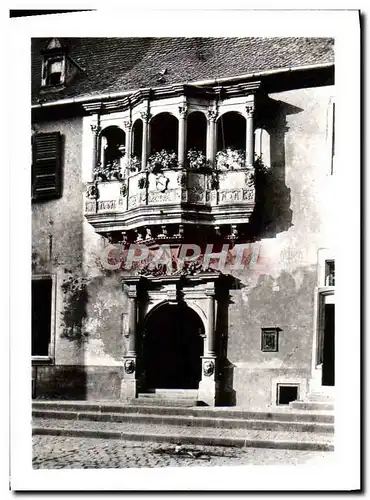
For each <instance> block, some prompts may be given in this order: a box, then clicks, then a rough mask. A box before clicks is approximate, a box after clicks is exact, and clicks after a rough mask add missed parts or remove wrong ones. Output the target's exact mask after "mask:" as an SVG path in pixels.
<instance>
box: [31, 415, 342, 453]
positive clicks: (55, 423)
mask: <svg viewBox="0 0 370 500" xmlns="http://www.w3.org/2000/svg"><path fill="white" fill-rule="evenodd" d="M32 433H33V434H49V435H58V436H83V437H99V438H104V439H108V438H114V439H124V440H134V441H152V442H167V443H174V444H175V443H182V444H202V445H214V446H238V447H253V448H280V449H292V450H318V451H333V450H334V440H333V436H332V435H330V434H317V433H314V432H307V433H302V432H294V431H292V432H288V431H266V430H265V431H263V430H245V429H224V428H222V429H221V428H217V429H216V428H210V427H188V426H185V425H181V426H179V425H170V426H168V425H156V424H148V423H137V422H125V423H117V422H91V421H82V420H77V421H75V420H73V421H69V420H57V419H43V418H34V419H33V429H32Z"/></svg>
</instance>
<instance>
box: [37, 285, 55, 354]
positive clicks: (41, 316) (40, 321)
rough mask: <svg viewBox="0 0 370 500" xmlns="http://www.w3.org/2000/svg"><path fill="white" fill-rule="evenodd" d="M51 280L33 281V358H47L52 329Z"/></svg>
mask: <svg viewBox="0 0 370 500" xmlns="http://www.w3.org/2000/svg"><path fill="white" fill-rule="evenodd" d="M51 284H52V280H51V278H43V279H36V280H33V281H32V356H47V355H48V351H49V342H50V328H51Z"/></svg>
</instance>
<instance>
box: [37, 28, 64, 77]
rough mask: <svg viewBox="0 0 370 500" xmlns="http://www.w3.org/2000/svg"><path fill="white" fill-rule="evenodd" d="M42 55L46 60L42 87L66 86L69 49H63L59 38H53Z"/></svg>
mask: <svg viewBox="0 0 370 500" xmlns="http://www.w3.org/2000/svg"><path fill="white" fill-rule="evenodd" d="M42 54H43V57H44V60H43V68H42V80H41V86H42V87H55V86H58V85H62V84H64V82H65V68H66V55H67V48H66V47H62V45H61V43H60V41H59V40H58V39H57V38H53V39H52V40H50V42H49V43H48V45H47V46H46V48H45V49H44V50H43V51H42Z"/></svg>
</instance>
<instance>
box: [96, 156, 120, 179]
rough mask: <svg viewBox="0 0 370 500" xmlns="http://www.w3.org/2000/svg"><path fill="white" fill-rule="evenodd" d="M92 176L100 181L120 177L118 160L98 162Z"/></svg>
mask: <svg viewBox="0 0 370 500" xmlns="http://www.w3.org/2000/svg"><path fill="white" fill-rule="evenodd" d="M94 177H95V178H98V179H100V180H101V181H112V180H115V179H118V180H120V179H121V178H122V174H121V165H120V161H119V160H112V161H109V162H106V163H104V164H101V163H99V164H98V165H96V167H95V169H94Z"/></svg>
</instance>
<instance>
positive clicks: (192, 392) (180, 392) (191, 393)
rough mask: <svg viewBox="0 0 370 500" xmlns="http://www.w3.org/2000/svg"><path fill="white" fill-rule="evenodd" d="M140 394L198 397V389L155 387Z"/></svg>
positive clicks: (166, 396) (148, 395)
mask: <svg viewBox="0 0 370 500" xmlns="http://www.w3.org/2000/svg"><path fill="white" fill-rule="evenodd" d="M140 396H147V397H159V398H168V399H170V398H183V399H186V398H190V399H197V398H198V389H153V390H150V391H148V392H145V393H140V394H139V397H140Z"/></svg>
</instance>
